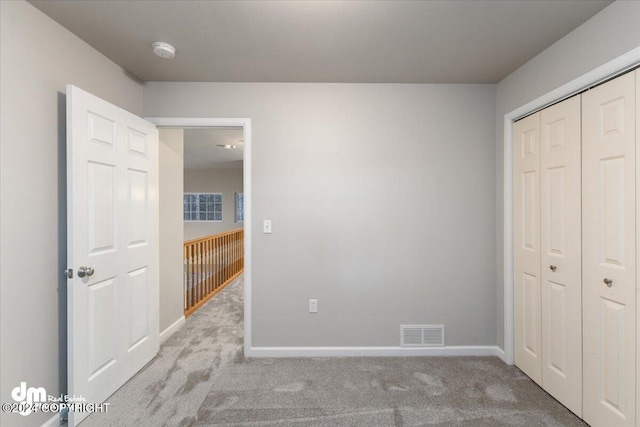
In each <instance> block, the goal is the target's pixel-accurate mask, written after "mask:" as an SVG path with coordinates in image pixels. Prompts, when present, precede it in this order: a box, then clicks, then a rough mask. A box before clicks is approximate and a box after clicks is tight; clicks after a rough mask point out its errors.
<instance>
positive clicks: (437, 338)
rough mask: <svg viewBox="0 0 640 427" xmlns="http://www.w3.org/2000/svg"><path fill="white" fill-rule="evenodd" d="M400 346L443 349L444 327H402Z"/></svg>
mask: <svg viewBox="0 0 640 427" xmlns="http://www.w3.org/2000/svg"><path fill="white" fill-rule="evenodd" d="M400 345H401V346H403V347H404V346H413V347H443V346H444V325H400Z"/></svg>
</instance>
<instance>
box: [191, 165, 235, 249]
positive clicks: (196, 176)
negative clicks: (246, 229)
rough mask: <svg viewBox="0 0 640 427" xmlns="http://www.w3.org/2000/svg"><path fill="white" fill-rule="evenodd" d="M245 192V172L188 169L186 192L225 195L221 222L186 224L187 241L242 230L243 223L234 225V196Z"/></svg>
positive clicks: (192, 222) (193, 222)
mask: <svg viewBox="0 0 640 427" xmlns="http://www.w3.org/2000/svg"><path fill="white" fill-rule="evenodd" d="M242 191H243V190H242V169H238V168H234V169H185V171H184V192H185V193H222V222H209V221H202V222H200V221H185V222H184V239H185V240H191V239H197V238H199V237H204V236H209V235H211V234H217V233H222V232H224V231H229V230H234V229H236V228H242V227H243V223H242V222H235V219H236V216H235V207H236V199H235V193H242Z"/></svg>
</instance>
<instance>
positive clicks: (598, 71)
mask: <svg viewBox="0 0 640 427" xmlns="http://www.w3.org/2000/svg"><path fill="white" fill-rule="evenodd" d="M638 65H640V47H637V48H635V49H632V50H630V51H629V52H627V53H625V54H623V55H621V56H618V57H617V58H614V59H612V60H611V61H609V62H607V63H605V64H603V65H601V66H599V67H597V68H595V69H593V70H591V71H589V72H587V73H585V74H583V75H582V76H580V77H578V78H576V79H574V80H571V81H570V82H568V83H566V84H564V85H562V86H560V87H558V88H556V89H554V90H552V91H550V92H547V93H546V94H544V95H542V96H540V97H538V98H536V99H534V100H533V101H531V102H528V103H526V104H525V105H523V106H521V107H518V108H516V109H515V110H512V111H510V112H508V113H507V114H505V115H504V121H503V124H504V140H503V141H504V147H503V164H502V166H503V183H504V187H503V191H504V192H503V194H504V206H503V218H504V224H503V225H504V229H503V238H504V239H503V242H502V244H503V254H504V255H503V256H504V258H503V265H504V268H503V271H502V280H503V304H504V309H503V310H504V312H503V318H504V323H503V331H504V354H500V357H501V359H502V360H503V361H504V362H506V363H507V364H509V365H513V364H514V363H515V346H514V301H513V296H514V277H513V275H514V265H513V262H514V259H513V238H514V231H513V201H514V199H513V122H514V121H516V120H518V119H520V118H522V117H525V116H527V115H529V114H532V113H534V112H536V111H538V110H541V109H543V108H545V107H548V106H549V105H551V104H555V103H556V102H559V101H562V100H564V99H566V98H570V97H571V96H573V95H576V94H578V93H580V92H582V91H584V90H585V89H588V88H589V87H591V86H594V85H596V84H598V83H601V82H604V81H605V80H609V79H610V78H612V77H614V76H616V75H618V74H621V73H623V72H625V71H628V70H631V69H632V68H635V67H637V66H638Z"/></svg>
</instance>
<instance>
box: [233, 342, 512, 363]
mask: <svg viewBox="0 0 640 427" xmlns="http://www.w3.org/2000/svg"><path fill="white" fill-rule="evenodd" d="M500 352H501V350H500V349H499V348H498V347H497V346H489V345H488V346H447V347H252V348H250V349H248V350H246V351H245V356H246V357H363V356H366V357H374V356H498V357H500ZM502 355H503V356H504V352H502ZM503 360H504V359H503Z"/></svg>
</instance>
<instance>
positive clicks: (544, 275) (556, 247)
mask: <svg viewBox="0 0 640 427" xmlns="http://www.w3.org/2000/svg"><path fill="white" fill-rule="evenodd" d="M580 115H581V112H580V95H577V96H574V97H572V98H569V99H567V100H565V101H562V102H560V103H558V104H555V105H553V106H551V107H548V108H546V109H544V110H542V111H541V112H540V123H541V127H540V133H541V144H540V148H541V156H540V162H541V169H540V178H541V185H540V230H541V235H540V236H541V237H540V248H541V261H542V265H541V273H540V277H541V291H542V299H541V305H542V387H543V388H544V389H545V390H546V391H547V392H549V394H551V395H552V396H553V397H555V398H556V399H558V400H559V401H560V402H561V403H562V404H564V405H565V406H566V407H567V408H569V409H570V410H571V411H573V412H574V413H575V414H577V415H578V416H581V415H582V393H581V392H580V390H582V333H581V331H582V278H581V276H582V258H581V249H582V248H581V237H580V234H581V229H580V224H581V222H580V211H581V201H580V193H581V192H580V180H581V173H580V172H581V167H580V164H581V157H580V142H581V139H580V133H581V127H580Z"/></svg>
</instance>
